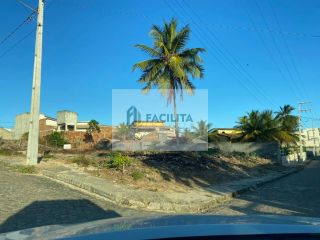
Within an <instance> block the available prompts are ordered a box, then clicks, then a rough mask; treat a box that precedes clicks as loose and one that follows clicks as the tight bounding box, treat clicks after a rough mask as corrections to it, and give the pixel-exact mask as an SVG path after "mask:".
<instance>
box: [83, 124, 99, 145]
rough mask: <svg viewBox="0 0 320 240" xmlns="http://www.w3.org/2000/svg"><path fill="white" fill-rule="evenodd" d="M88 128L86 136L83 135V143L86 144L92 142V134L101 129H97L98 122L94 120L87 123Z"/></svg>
mask: <svg viewBox="0 0 320 240" xmlns="http://www.w3.org/2000/svg"><path fill="white" fill-rule="evenodd" d="M88 125H89V127H88V129H87V131H86V135H85V141H86V142H94V139H93V136H92V134H93V133H95V132H98V133H99V132H101V129H100V127H99V122H98V121H96V120H91V121H90V122H89V123H88Z"/></svg>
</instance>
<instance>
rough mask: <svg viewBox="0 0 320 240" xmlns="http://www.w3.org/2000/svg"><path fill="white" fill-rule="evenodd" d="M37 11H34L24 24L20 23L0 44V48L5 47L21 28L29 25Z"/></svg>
mask: <svg viewBox="0 0 320 240" xmlns="http://www.w3.org/2000/svg"><path fill="white" fill-rule="evenodd" d="M36 13H37V12H36V11H33V12H32V13H31V14H30V15H29V16H28V17H27V18H26V19H25V20H24V21H23V22H22V23H20V24H19V25H18V26H17V27H16V28H15V29H13V31H11V32H10V33H9V34H8V35H7V36H6V37H5V38H4V39H2V41H1V42H0V46H1V45H3V44H4V43H5V42H6V41H8V39H10V37H12V36H13V35H14V34H15V33H16V32H17V31H18V30H19V29H20V28H21V27H23V26H24V25H25V24H27V23H29V22H30V21H31V20H32V19H33V16H34V15H35V14H36Z"/></svg>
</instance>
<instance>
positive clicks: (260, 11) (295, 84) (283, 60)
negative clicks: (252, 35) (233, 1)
mask: <svg viewBox="0 0 320 240" xmlns="http://www.w3.org/2000/svg"><path fill="white" fill-rule="evenodd" d="M254 2H255V5H256V7H257V9H258V12H259V13H260V15H261V17H262V19H263V21H264V23H265V25H266V27H267V29H270V28H269V24H268V22H267V20H266V18H265V16H264V14H263V11H262V9H261V7H260V5H259V4H258V2H257V1H256V0H254ZM271 39H272V42H273V44H274V46H275V48H276V50H277V52H278V54H279V56H280V59H281V61H282V63H283V65H284V66H285V69H286V71H287V72H288V75H289V78H290V79H291V82H292V83H293V85H294V86H295V87H296V89H297V91H298V92H300V91H299V90H300V89H301V88H300V87H299V84H297V82H296V80H295V78H294V77H293V74H292V73H291V71H290V68H289V66H288V64H287V62H286V60H285V58H284V57H283V54H282V53H281V51H280V48H279V46H278V44H277V41H276V40H275V38H274V36H272V35H271ZM301 90H302V89H301ZM302 92H303V91H302ZM302 96H305V95H304V94H302Z"/></svg>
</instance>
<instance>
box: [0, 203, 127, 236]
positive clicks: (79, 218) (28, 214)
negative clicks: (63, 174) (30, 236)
mask: <svg viewBox="0 0 320 240" xmlns="http://www.w3.org/2000/svg"><path fill="white" fill-rule="evenodd" d="M120 216H121V215H119V214H118V213H117V212H115V211H110V210H109V211H105V210H104V209H102V208H100V207H99V206H98V205H96V204H95V203H93V202H91V201H89V200H86V199H76V200H51V201H35V202H33V203H31V204H30V205H28V206H26V207H25V208H23V209H22V210H20V211H19V212H17V213H16V214H14V215H13V216H11V217H9V218H8V219H7V220H6V221H4V222H3V224H1V225H0V233H4V232H10V231H17V230H22V229H26V228H33V227H40V226H46V225H54V224H76V223H82V222H87V221H93V220H99V219H106V218H115V217H120Z"/></svg>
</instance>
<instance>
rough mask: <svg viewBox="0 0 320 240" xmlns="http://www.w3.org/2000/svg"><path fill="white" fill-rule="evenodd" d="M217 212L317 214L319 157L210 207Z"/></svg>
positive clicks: (319, 173)
mask: <svg viewBox="0 0 320 240" xmlns="http://www.w3.org/2000/svg"><path fill="white" fill-rule="evenodd" d="M210 213H213V214H219V215H247V214H281V215H298V216H309V217H320V161H312V162H311V163H310V164H309V165H308V166H306V167H305V169H304V170H302V171H300V172H298V173H295V174H292V175H290V176H288V177H285V178H282V179H280V180H277V181H275V182H272V183H269V184H267V185H265V186H263V187H261V188H259V189H257V190H255V191H253V192H248V193H246V194H243V195H241V196H239V197H237V198H235V199H233V200H231V201H230V202H228V203H225V204H223V205H220V206H219V207H216V208H214V209H212V210H211V211H210Z"/></svg>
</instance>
